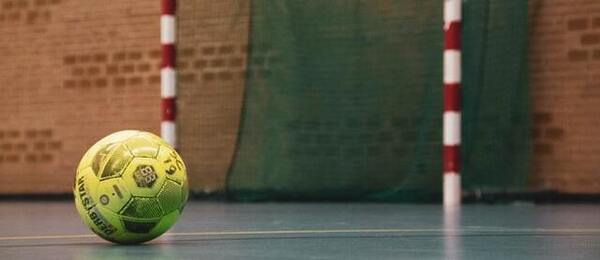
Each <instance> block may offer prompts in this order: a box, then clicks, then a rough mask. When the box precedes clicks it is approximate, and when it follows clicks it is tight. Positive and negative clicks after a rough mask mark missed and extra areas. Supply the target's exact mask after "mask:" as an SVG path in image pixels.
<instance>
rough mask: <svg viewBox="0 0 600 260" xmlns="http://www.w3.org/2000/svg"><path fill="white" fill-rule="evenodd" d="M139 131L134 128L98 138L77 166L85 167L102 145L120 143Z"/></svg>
mask: <svg viewBox="0 0 600 260" xmlns="http://www.w3.org/2000/svg"><path fill="white" fill-rule="evenodd" d="M139 133H140V131H136V130H124V131H119V132H116V133H113V134H110V135H108V136H106V137H104V138H102V139H100V141H98V142H96V143H95V144H94V145H92V147H90V149H88V150H87V151H86V153H85V154H84V155H83V158H82V159H81V161H80V163H79V166H78V167H77V168H85V167H87V166H90V165H91V163H92V161H93V160H94V157H95V155H96V153H98V151H100V149H102V148H103V147H105V146H107V145H109V144H113V143H120V142H122V141H124V140H126V139H127V138H129V137H132V136H135V135H138V134H139Z"/></svg>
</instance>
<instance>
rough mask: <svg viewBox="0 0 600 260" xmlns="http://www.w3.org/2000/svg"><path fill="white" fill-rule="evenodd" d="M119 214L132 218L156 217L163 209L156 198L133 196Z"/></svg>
mask: <svg viewBox="0 0 600 260" xmlns="http://www.w3.org/2000/svg"><path fill="white" fill-rule="evenodd" d="M121 214H122V215H123V216H127V217H132V218H158V217H161V216H162V215H163V211H162V210H161V208H160V205H159V203H158V200H157V199H156V198H140V197H133V199H131V201H129V203H128V204H127V206H125V208H123V211H122V212H121Z"/></svg>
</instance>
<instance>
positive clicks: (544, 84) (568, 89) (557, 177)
mask: <svg viewBox="0 0 600 260" xmlns="http://www.w3.org/2000/svg"><path fill="white" fill-rule="evenodd" d="M530 24H531V25H530V58H529V59H530V84H531V89H532V104H533V105H532V106H533V108H532V110H533V120H534V133H533V134H534V151H533V152H534V154H533V164H532V165H533V172H532V176H531V177H532V178H531V180H532V185H533V187H534V188H536V189H555V190H559V191H563V192H578V193H600V128H599V127H600V1H598V0H532V1H530Z"/></svg>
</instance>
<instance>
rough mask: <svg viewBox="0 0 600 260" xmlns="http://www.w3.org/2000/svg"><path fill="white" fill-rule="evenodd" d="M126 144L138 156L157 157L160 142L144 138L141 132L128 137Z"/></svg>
mask: <svg viewBox="0 0 600 260" xmlns="http://www.w3.org/2000/svg"><path fill="white" fill-rule="evenodd" d="M125 145H126V146H127V147H128V148H129V150H130V151H131V153H133V155H134V156H136V157H145V158H156V155H157V154H158V147H159V144H158V143H157V142H154V141H152V140H148V139H146V138H144V137H143V136H141V134H139V135H136V136H134V137H131V138H129V139H127V141H125Z"/></svg>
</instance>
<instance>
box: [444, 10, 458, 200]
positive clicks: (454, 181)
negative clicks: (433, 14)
mask: <svg viewBox="0 0 600 260" xmlns="http://www.w3.org/2000/svg"><path fill="white" fill-rule="evenodd" d="M461 1H462V0H444V76H443V77H444V137H443V138H444V206H457V205H460V203H461V184H460V143H461V141H460V135H461V130H460V116H461V104H460V103H461V102H460V84H461V73H462V68H461V50H460V49H461V46H460V45H461V39H460V37H461V16H462V11H461V8H462V2H461Z"/></svg>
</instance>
